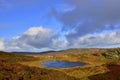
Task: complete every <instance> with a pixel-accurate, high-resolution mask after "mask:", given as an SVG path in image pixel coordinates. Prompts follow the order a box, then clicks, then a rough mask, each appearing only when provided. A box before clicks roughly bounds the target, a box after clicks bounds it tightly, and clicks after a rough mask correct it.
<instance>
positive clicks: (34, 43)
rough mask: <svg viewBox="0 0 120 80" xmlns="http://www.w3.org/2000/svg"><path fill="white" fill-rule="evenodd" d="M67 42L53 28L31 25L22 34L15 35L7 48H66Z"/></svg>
mask: <svg viewBox="0 0 120 80" xmlns="http://www.w3.org/2000/svg"><path fill="white" fill-rule="evenodd" d="M65 47H66V43H65V42H64V41H62V40H60V39H59V35H58V34H56V33H55V32H53V31H52V30H51V29H48V28H43V27H31V28H30V29H28V30H27V31H25V32H24V33H23V34H21V35H20V36H16V37H14V38H13V39H12V40H10V41H9V42H8V44H7V45H6V49H7V50H13V51H25V50H28V51H33V50H40V49H43V48H46V49H59V48H61V49H62V48H65Z"/></svg>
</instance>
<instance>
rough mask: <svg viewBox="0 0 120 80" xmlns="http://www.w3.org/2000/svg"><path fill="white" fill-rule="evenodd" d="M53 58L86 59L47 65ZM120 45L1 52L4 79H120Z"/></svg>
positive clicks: (1, 72)
mask: <svg viewBox="0 0 120 80" xmlns="http://www.w3.org/2000/svg"><path fill="white" fill-rule="evenodd" d="M50 60H59V61H69V62H85V63H87V65H85V66H76V67H72V68H69V67H68V68H59V69H56V68H49V69H48V68H46V67H45V65H43V64H42V63H43V62H46V61H50ZM119 75H120V48H109V49H102V48H89V49H68V50H62V51H50V52H49V51H48V52H43V53H42V52H41V53H39V52H37V53H29V52H26V53H23V52H19V53H17V52H3V51H1V52H0V80H120V77H119Z"/></svg>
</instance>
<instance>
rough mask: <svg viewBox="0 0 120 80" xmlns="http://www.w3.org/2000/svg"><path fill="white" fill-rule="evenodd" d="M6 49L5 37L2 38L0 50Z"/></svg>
mask: <svg viewBox="0 0 120 80" xmlns="http://www.w3.org/2000/svg"><path fill="white" fill-rule="evenodd" d="M4 49H5V46H4V40H3V39H0V51H1V50H4Z"/></svg>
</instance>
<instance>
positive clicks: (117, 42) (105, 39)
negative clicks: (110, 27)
mask: <svg viewBox="0 0 120 80" xmlns="http://www.w3.org/2000/svg"><path fill="white" fill-rule="evenodd" d="M67 40H68V42H69V46H71V47H81V48H86V47H88V48H90V47H115V46H117V47H119V46H120V30H118V31H117V32H111V33H100V34H87V35H85V36H82V37H77V38H74V37H72V36H71V37H69V38H68V39H67Z"/></svg>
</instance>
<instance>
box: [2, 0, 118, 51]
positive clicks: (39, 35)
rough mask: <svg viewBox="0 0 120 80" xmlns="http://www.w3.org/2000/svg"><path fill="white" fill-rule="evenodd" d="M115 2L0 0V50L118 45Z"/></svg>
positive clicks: (93, 0)
mask: <svg viewBox="0 0 120 80" xmlns="http://www.w3.org/2000/svg"><path fill="white" fill-rule="evenodd" d="M119 4H120V1H119V0H84V1H83V0H0V50H5V51H33V50H34V51H41V50H51V49H52V50H59V49H68V48H91V47H100V48H101V47H107V48H109V47H119V46H120V45H119V44H120V38H119V37H120V36H119V35H120V30H119V28H120V5H119ZM46 39H47V40H46Z"/></svg>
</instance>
